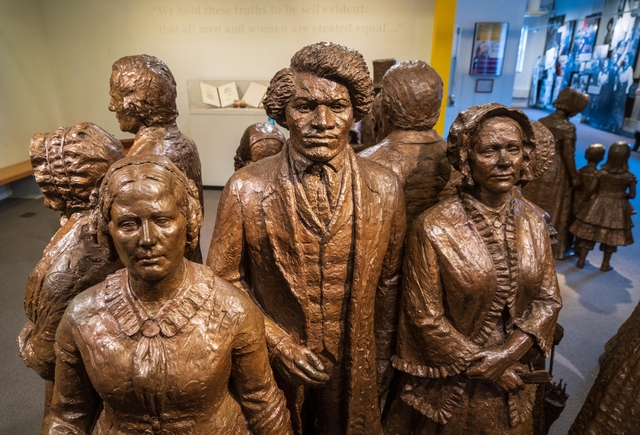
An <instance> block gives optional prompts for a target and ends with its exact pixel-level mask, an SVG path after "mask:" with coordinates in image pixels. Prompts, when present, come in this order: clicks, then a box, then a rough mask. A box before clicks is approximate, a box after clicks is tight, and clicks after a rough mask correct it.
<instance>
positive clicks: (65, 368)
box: [41, 156, 292, 435]
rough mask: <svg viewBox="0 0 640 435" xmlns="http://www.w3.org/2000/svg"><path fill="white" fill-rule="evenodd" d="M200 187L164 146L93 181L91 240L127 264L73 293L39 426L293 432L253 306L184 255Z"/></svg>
mask: <svg viewBox="0 0 640 435" xmlns="http://www.w3.org/2000/svg"><path fill="white" fill-rule="evenodd" d="M201 225H202V211H201V208H200V203H199V201H198V189H197V187H196V185H195V183H193V181H191V180H188V179H187V178H186V176H185V175H184V173H183V172H182V171H180V170H179V169H178V168H177V167H176V166H175V165H174V164H173V163H171V161H169V160H168V159H167V158H165V157H161V156H139V157H127V158H125V159H122V160H120V161H119V162H118V163H116V164H115V165H113V166H112V168H111V169H110V170H109V172H108V173H107V175H106V176H105V179H104V181H103V183H102V185H101V187H100V197H99V201H98V207H97V210H96V213H95V226H96V228H97V235H98V241H99V242H100V244H101V246H102V247H103V249H104V250H105V252H106V253H107V254H108V256H109V258H115V257H116V256H118V257H119V258H120V260H121V261H122V263H123V264H124V266H125V268H124V269H120V270H119V271H117V272H116V273H114V274H112V275H110V276H109V277H107V279H106V280H105V281H103V282H102V283H100V284H98V285H96V286H94V287H92V288H90V289H88V290H86V291H85V292H83V293H82V294H80V295H79V296H77V297H76V298H75V299H74V300H73V301H72V302H71V304H69V307H68V309H67V311H66V312H65V314H64V316H63V318H62V321H61V322H60V326H59V327H58V332H57V335H56V357H57V359H56V373H55V379H56V382H55V386H54V391H53V401H52V403H51V412H50V414H49V415H48V416H47V418H46V419H45V422H44V426H43V428H42V431H41V433H42V434H50V435H53V434H61V433H64V434H89V433H90V431H91V428H92V426H94V420H95V417H96V415H97V411H98V407H99V403H100V401H101V402H102V405H103V410H102V412H100V416H99V417H98V419H97V421H95V426H94V428H93V430H92V432H91V433H92V434H94V435H98V434H100V435H102V434H107V433H117V434H142V433H154V434H155V433H158V434H187V433H189V434H220V435H227V434H242V435H249V434H255V435H262V434H264V435H266V434H270V435H281V434H291V433H292V432H291V422H290V418H289V412H288V411H287V409H286V406H285V399H284V395H283V394H282V392H281V391H280V390H279V389H278V387H277V386H276V384H275V381H274V379H273V374H272V372H271V369H270V367H269V357H268V355H267V346H266V342H265V335H264V321H263V318H262V314H261V313H260V312H259V311H258V308H257V307H256V306H255V304H254V303H253V302H252V301H251V300H250V299H249V297H248V296H247V295H246V294H245V293H244V292H242V291H240V290H237V289H236V288H235V287H233V286H232V285H231V284H229V283H227V282H226V281H224V280H222V279H220V278H218V277H216V276H215V275H214V274H213V272H212V271H211V270H210V269H209V268H207V267H206V266H203V265H200V264H197V263H193V262H191V261H189V260H187V259H186V258H184V251H185V248H186V247H187V246H189V247H191V248H193V247H194V246H197V244H198V233H199V231H200V227H201Z"/></svg>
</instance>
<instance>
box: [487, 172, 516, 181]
mask: <svg viewBox="0 0 640 435" xmlns="http://www.w3.org/2000/svg"><path fill="white" fill-rule="evenodd" d="M514 176H515V174H513V173H510V174H496V175H492V176H491V178H494V179H496V180H498V181H509V180H511V179H513V177H514Z"/></svg>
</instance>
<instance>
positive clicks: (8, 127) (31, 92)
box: [0, 0, 61, 168]
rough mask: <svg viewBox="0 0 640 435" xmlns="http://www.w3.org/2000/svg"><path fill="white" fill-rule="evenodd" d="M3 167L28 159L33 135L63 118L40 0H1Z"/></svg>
mask: <svg viewBox="0 0 640 435" xmlns="http://www.w3.org/2000/svg"><path fill="white" fill-rule="evenodd" d="M0 32H1V33H0V34H1V35H2V36H1V37H0V100H1V101H2V109H1V110H2V116H0V168H1V167H5V166H9V165H13V164H15V163H18V162H21V161H24V160H26V159H28V158H29V151H28V147H29V138H30V137H31V136H32V135H33V134H34V133H36V132H39V131H46V130H50V129H53V128H56V127H57V125H58V124H59V123H60V122H61V118H60V112H59V105H58V101H59V99H58V95H57V93H56V90H55V86H54V80H53V74H52V72H51V62H50V57H49V56H48V52H47V48H46V44H45V39H46V36H45V32H44V29H43V26H42V19H41V16H40V7H39V3H38V2H36V1H24V0H2V1H0Z"/></svg>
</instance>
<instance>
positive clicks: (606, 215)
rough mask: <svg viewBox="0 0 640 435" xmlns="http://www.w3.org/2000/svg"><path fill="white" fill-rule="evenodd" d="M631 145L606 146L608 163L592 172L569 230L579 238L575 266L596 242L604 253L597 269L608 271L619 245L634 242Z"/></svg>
mask: <svg viewBox="0 0 640 435" xmlns="http://www.w3.org/2000/svg"><path fill="white" fill-rule="evenodd" d="M630 154H631V148H629V144H627V143H626V142H616V143H614V144H613V145H611V147H610V148H609V155H608V157H607V162H606V163H605V164H604V165H602V169H601V170H599V171H597V172H596V173H595V177H594V178H593V180H592V182H591V185H590V186H589V190H588V193H587V194H586V195H585V196H586V198H588V201H587V202H586V204H585V205H584V206H583V207H582V209H581V211H580V212H579V213H578V215H577V216H576V220H575V222H574V223H573V225H571V228H570V230H571V232H572V233H573V234H575V236H576V237H577V238H578V239H577V240H576V251H577V254H578V256H579V258H578V263H577V264H576V266H577V267H579V268H581V269H582V268H583V267H584V265H585V260H586V258H587V254H588V253H589V251H590V250H592V249H593V248H594V246H595V244H596V243H600V250H601V251H603V252H604V257H603V259H602V265H601V266H600V270H601V271H603V272H607V271H609V270H612V269H613V268H612V267H611V265H610V260H611V256H612V255H613V253H614V252H616V251H617V247H618V246H627V245H630V244H632V243H633V235H632V234H631V228H633V222H632V221H631V214H632V213H633V208H632V206H631V204H630V203H629V200H630V199H633V198H635V197H636V182H637V181H636V177H635V176H634V175H633V174H632V173H631V172H629V155H630Z"/></svg>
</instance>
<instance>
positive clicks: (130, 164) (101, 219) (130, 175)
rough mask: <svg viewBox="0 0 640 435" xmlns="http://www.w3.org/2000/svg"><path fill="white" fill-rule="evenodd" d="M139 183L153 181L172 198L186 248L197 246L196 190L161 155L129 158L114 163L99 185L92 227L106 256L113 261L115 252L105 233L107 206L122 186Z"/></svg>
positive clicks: (199, 216)
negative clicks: (181, 222)
mask: <svg viewBox="0 0 640 435" xmlns="http://www.w3.org/2000/svg"><path fill="white" fill-rule="evenodd" d="M141 180H154V181H157V182H159V183H161V184H163V185H164V186H165V187H166V188H167V192H169V194H170V195H171V196H172V197H173V198H174V199H175V201H176V204H177V205H178V209H179V210H180V213H181V214H182V215H183V216H184V217H185V220H186V225H187V247H188V248H189V249H195V248H196V247H197V246H198V235H199V233H200V228H201V227H202V221H203V216H202V208H201V207H200V201H199V199H198V188H197V186H196V185H195V183H194V182H193V181H192V180H189V179H188V178H187V177H186V175H184V173H183V172H182V171H181V170H180V169H178V167H177V166H176V165H175V164H174V163H173V162H171V160H169V159H167V158H166V157H163V156H156V155H144V156H129V157H125V158H124V159H122V160H119V161H118V162H116V163H114V164H113V166H111V168H109V171H108V172H107V174H106V175H105V177H104V179H103V180H102V182H101V184H100V193H99V198H98V206H97V207H96V208H95V210H94V213H93V224H94V227H95V230H96V233H97V238H98V243H99V245H100V247H101V248H102V249H103V251H104V252H105V254H106V257H107V258H108V259H109V260H111V261H114V260H116V259H117V253H116V250H115V247H114V245H113V239H112V238H111V234H110V233H109V222H111V207H112V206H113V202H114V201H115V199H116V197H117V196H118V193H119V192H120V191H121V190H122V188H123V186H125V185H126V184H129V183H134V182H136V181H141Z"/></svg>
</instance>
